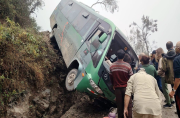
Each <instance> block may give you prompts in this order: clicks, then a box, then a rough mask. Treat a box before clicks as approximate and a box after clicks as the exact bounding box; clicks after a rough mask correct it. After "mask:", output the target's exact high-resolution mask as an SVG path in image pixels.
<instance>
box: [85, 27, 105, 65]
mask: <svg viewBox="0 0 180 118" xmlns="http://www.w3.org/2000/svg"><path fill="white" fill-rule="evenodd" d="M103 33H104V32H103V31H101V30H97V31H96V32H95V33H94V35H93V36H92V37H91V38H90V39H89V40H88V42H89V44H90V53H91V57H92V61H93V65H94V67H96V66H97V65H98V62H99V60H100V58H101V55H102V54H103V49H102V45H101V43H100V42H99V38H100V37H101V36H102V34H103ZM92 48H93V49H92Z"/></svg>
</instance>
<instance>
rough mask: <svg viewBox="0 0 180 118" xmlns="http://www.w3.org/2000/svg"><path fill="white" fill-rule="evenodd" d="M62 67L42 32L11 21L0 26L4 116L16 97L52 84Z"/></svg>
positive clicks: (0, 95) (0, 89) (1, 108)
mask: <svg viewBox="0 0 180 118" xmlns="http://www.w3.org/2000/svg"><path fill="white" fill-rule="evenodd" d="M58 66H62V64H61V62H60V61H59V56H58V55H57V54H56V52H55V50H53V48H51V47H50V45H49V44H48V42H47V41H44V40H43V35H42V34H41V33H37V32H35V31H34V30H32V29H22V28H21V27H20V26H19V25H18V24H15V23H14V22H13V21H11V20H9V19H7V22H6V23H4V24H0V115H1V116H2V115H4V114H6V109H7V108H6V106H7V104H8V102H9V101H10V98H11V97H12V96H16V95H19V94H21V93H22V92H24V91H26V90H27V89H29V88H30V89H33V88H34V89H38V88H41V87H42V86H44V85H45V84H47V83H50V82H51V80H50V79H49V78H50V76H51V74H53V73H54V72H55V70H56V68H57V67H58Z"/></svg>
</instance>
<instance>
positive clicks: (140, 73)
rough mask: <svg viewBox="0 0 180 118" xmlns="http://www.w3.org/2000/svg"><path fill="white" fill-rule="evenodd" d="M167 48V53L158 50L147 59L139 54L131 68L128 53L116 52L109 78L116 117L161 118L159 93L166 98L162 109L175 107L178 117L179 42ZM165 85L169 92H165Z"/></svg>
mask: <svg viewBox="0 0 180 118" xmlns="http://www.w3.org/2000/svg"><path fill="white" fill-rule="evenodd" d="M166 48H167V50H168V52H167V53H164V50H163V49H162V48H158V49H157V50H154V51H153V52H152V54H151V55H150V56H147V55H146V54H144V53H142V54H140V55H139V65H138V67H135V68H134V69H132V68H131V65H130V64H129V58H128V56H127V54H126V53H125V52H124V51H123V50H119V51H118V52H117V57H118V60H117V61H116V62H114V63H112V64H111V67H110V78H111V81H112V84H113V87H114V89H115V95H116V103H117V109H118V110H117V112H118V118H132V114H133V116H134V118H161V117H162V111H161V110H162V108H161V100H160V98H161V97H160V93H161V92H162V93H163V95H164V97H165V101H164V102H165V103H164V105H163V108H172V105H173V104H176V109H177V114H178V116H179V118H180V87H179V85H180V41H179V42H177V44H176V46H173V43H172V42H171V41H169V42H167V43H166ZM133 70H135V71H134V72H133ZM167 84H170V85H171V86H172V91H168V87H167ZM174 98H175V100H174ZM132 103H133V104H132ZM132 109H133V110H132Z"/></svg>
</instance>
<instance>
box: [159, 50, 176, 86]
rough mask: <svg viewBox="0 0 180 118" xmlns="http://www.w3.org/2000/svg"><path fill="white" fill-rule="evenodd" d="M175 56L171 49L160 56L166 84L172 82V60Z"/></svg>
mask: <svg viewBox="0 0 180 118" xmlns="http://www.w3.org/2000/svg"><path fill="white" fill-rule="evenodd" d="M175 56H176V53H175V51H174V50H173V49H171V50H169V51H168V52H167V54H165V55H164V56H163V58H162V70H163V71H164V72H165V82H166V83H168V84H174V71H173V60H174V58H175Z"/></svg>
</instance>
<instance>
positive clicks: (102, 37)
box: [99, 33, 107, 43]
mask: <svg viewBox="0 0 180 118" xmlns="http://www.w3.org/2000/svg"><path fill="white" fill-rule="evenodd" d="M106 38H107V34H106V33H104V34H103V35H102V36H101V37H100V38H99V42H100V43H103V42H104V41H105V40H106Z"/></svg>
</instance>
